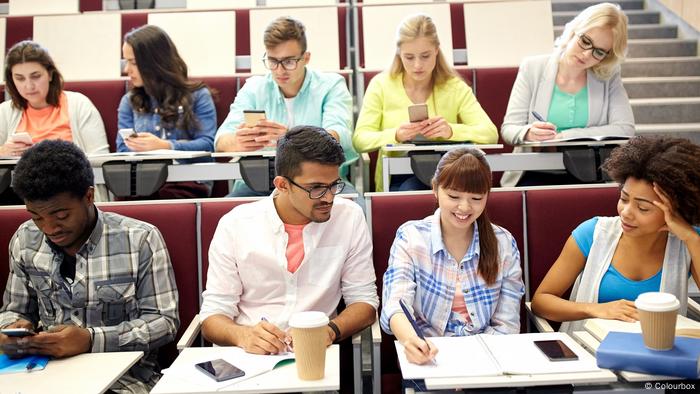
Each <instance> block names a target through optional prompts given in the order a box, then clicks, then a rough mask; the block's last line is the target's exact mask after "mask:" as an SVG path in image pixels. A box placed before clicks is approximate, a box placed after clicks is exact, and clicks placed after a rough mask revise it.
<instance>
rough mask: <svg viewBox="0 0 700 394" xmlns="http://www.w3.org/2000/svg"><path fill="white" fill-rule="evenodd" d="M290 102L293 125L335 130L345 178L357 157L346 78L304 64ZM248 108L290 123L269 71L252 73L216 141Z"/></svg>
mask: <svg viewBox="0 0 700 394" xmlns="http://www.w3.org/2000/svg"><path fill="white" fill-rule="evenodd" d="M293 103H294V104H293V106H294V107H293V108H294V116H293V119H294V125H292V126H296V125H309V126H316V127H322V128H324V129H326V130H333V131H335V132H336V133H338V136H339V137H340V144H341V145H342V147H343V151H344V152H345V163H343V165H342V166H341V167H340V174H341V176H342V177H343V178H346V177H347V171H348V170H347V168H348V167H349V165H350V164H351V163H352V162H354V161H355V160H357V157H358V155H357V152H356V151H355V149H354V148H353V147H352V131H351V130H352V96H351V95H350V92H349V91H348V88H347V85H346V83H345V78H343V77H342V76H340V75H338V74H335V73H324V72H319V71H314V70H310V69H308V68H307V69H306V75H305V76H304V83H303V84H302V85H301V89H300V90H299V93H297V95H296V96H295V97H294V101H293ZM247 109H258V110H265V116H266V117H267V119H270V120H272V121H275V122H278V123H282V124H284V125H288V124H289V122H288V119H287V107H286V105H285V102H284V96H283V95H282V92H280V89H279V86H278V85H277V83H276V82H275V80H274V79H273V78H272V74H270V73H268V74H267V75H263V76H253V77H250V78H248V80H246V82H245V85H243V88H241V90H239V91H238V93H237V94H236V99H235V100H234V101H233V103H232V104H231V109H230V111H229V114H228V116H227V117H226V120H224V123H223V124H222V125H221V127H219V130H218V131H217V132H216V139H215V143H216V141H217V140H218V139H219V138H220V137H221V136H222V135H224V134H233V133H235V132H236V130H237V129H238V125H239V124H241V123H242V122H243V110H247ZM346 180H347V179H346Z"/></svg>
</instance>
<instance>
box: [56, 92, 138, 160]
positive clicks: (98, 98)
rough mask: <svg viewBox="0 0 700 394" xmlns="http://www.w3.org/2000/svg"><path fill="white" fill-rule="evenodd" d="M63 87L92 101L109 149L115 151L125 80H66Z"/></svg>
mask: <svg viewBox="0 0 700 394" xmlns="http://www.w3.org/2000/svg"><path fill="white" fill-rule="evenodd" d="M64 89H65V90H69V91H74V92H80V93H82V94H84V95H85V96H87V97H88V98H89V99H90V101H92V103H93V104H94V105H95V107H96V108H97V110H98V111H99V112H100V116H101V117H102V122H104V125H105V131H106V132H107V142H108V143H109V151H110V152H115V151H116V138H117V128H118V122H117V117H118V114H117V110H118V109H119V102H120V101H121V99H122V96H124V93H126V91H127V82H126V80H125V79H116V80H111V81H81V82H66V83H65V84H64Z"/></svg>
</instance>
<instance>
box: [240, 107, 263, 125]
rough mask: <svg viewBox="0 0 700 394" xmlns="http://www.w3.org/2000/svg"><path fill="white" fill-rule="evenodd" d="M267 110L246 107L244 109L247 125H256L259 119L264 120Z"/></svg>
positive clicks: (244, 118)
mask: <svg viewBox="0 0 700 394" xmlns="http://www.w3.org/2000/svg"><path fill="white" fill-rule="evenodd" d="M264 119H266V118H265V110H264V109H244V110H243V121H244V122H245V125H246V126H247V127H253V126H255V124H256V123H258V121H261V120H264Z"/></svg>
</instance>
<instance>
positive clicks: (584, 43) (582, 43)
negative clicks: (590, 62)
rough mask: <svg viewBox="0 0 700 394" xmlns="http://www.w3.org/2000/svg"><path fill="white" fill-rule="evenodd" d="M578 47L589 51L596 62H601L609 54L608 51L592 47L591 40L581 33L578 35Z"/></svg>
mask: <svg viewBox="0 0 700 394" xmlns="http://www.w3.org/2000/svg"><path fill="white" fill-rule="evenodd" d="M578 46H579V47H581V49H583V50H584V51H587V50H589V49H591V55H593V57H594V58H595V59H596V60H603V59H605V58H606V57H607V56H608V55H609V54H610V51H606V50H605V49H602V48H596V47H594V46H593V40H591V38H590V37H588V36H587V35H585V34H583V33H581V34H579V35H578Z"/></svg>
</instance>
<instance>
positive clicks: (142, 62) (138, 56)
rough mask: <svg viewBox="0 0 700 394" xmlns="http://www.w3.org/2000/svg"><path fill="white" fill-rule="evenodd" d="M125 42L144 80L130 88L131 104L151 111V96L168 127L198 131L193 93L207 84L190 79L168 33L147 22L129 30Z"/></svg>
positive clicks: (136, 108) (137, 108)
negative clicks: (139, 84) (138, 85)
mask: <svg viewBox="0 0 700 394" xmlns="http://www.w3.org/2000/svg"><path fill="white" fill-rule="evenodd" d="M124 41H125V42H126V43H127V44H129V45H131V47H132V48H133V50H134V57H135V60H136V66H137V67H138V70H139V73H140V74H141V79H142V80H143V86H142V87H132V88H131V106H132V107H133V108H134V109H135V110H136V111H138V112H143V113H149V112H152V111H154V108H151V100H150V98H151V97H152V98H154V99H155V100H156V101H157V102H158V105H160V107H159V108H158V113H159V114H160V117H161V120H162V123H163V125H164V126H165V127H167V128H178V129H181V130H185V131H188V132H189V131H192V130H199V129H200V124H199V122H198V121H197V117H196V115H195V114H194V111H193V109H192V107H193V105H194V103H193V100H194V99H193V95H192V93H193V92H195V91H196V90H198V89H201V88H202V87H205V85H204V84H203V83H202V82H193V81H189V80H188V79H187V65H186V64H185V62H184V61H183V60H182V58H181V57H180V55H179V54H178V52H177V48H176V47H175V44H174V43H173V42H172V40H171V39H170V37H169V36H168V34H167V33H166V32H165V31H164V30H163V29H161V28H160V27H157V26H153V25H145V26H141V27H139V28H138V29H134V30H132V31H130V32H129V33H127V34H126V35H125V36H124Z"/></svg>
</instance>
